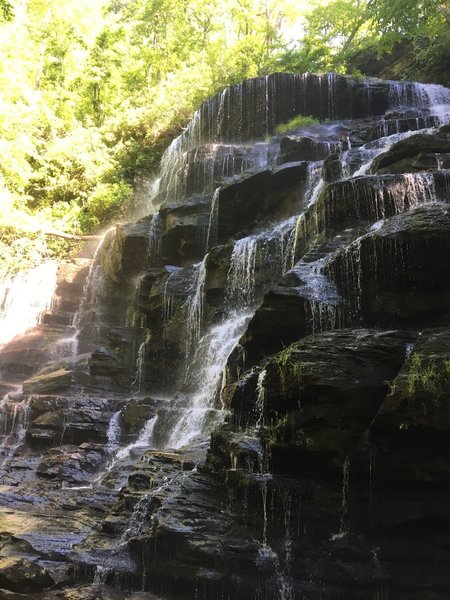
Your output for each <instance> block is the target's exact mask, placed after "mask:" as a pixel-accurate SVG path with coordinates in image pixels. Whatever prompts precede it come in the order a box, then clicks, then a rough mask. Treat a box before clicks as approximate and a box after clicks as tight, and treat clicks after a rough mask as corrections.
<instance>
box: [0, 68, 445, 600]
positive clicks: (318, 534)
mask: <svg viewBox="0 0 450 600" xmlns="http://www.w3.org/2000/svg"><path fill="white" fill-rule="evenodd" d="M298 114H304V115H311V116H313V117H315V118H317V120H318V121H317V124H315V125H308V126H303V127H301V126H300V127H297V128H294V129H292V130H286V131H285V132H284V133H279V134H275V133H274V130H275V127H276V126H277V125H280V124H281V123H283V122H286V121H288V120H289V119H290V118H292V117H293V116H295V115H298ZM449 122H450V90H446V89H445V88H442V87H440V86H433V85H422V84H413V83H405V82H401V83H399V82H391V81H380V80H372V79H369V80H365V81H355V80H353V79H351V78H349V77H343V76H338V75H335V74H330V75H326V76H316V75H309V74H308V75H301V76H299V75H273V76H270V77H267V78H258V79H254V80H249V81H247V82H244V83H243V84H241V85H239V86H233V87H232V88H227V89H226V90H224V92H222V93H221V94H219V95H218V96H217V97H215V98H212V99H211V100H209V101H208V102H206V103H205V104H204V105H203V106H202V108H201V109H200V110H199V112H198V113H197V114H196V115H195V117H194V119H193V121H192V122H191V124H190V125H189V127H188V128H187V130H186V131H185V132H184V133H183V134H182V136H180V137H179V138H177V139H176V140H174V142H173V144H172V145H171V146H170V148H169V149H168V150H167V152H166V154H165V155H164V157H163V160H162V165H161V173H160V179H159V180H158V181H157V182H156V183H155V185H153V186H152V189H153V190H154V192H155V194H156V197H154V198H152V199H151V200H152V203H153V204H155V203H156V204H159V205H160V208H159V210H158V212H157V213H155V214H152V215H149V216H148V217H144V218H143V219H141V220H140V221H138V222H137V223H131V224H122V225H117V227H115V228H114V229H113V230H112V231H110V232H109V233H108V234H107V235H106V237H105V239H104V240H103V242H102V244H101V245H100V246H99V248H98V249H97V252H96V255H95V257H94V259H93V260H92V261H91V262H90V263H87V262H79V263H77V264H74V265H60V266H59V268H58V270H57V271H56V273H54V280H53V284H52V285H53V286H54V290H55V291H54V294H53V301H52V302H50V303H49V304H48V303H47V305H45V307H44V308H43V310H41V311H40V313H39V314H40V317H39V318H40V324H39V325H37V326H36V327H34V328H32V329H28V331H27V332H26V333H25V334H20V335H16V336H15V337H13V338H12V339H10V340H9V341H5V343H4V345H3V346H2V348H1V352H0V364H1V366H2V372H3V373H4V384H3V388H4V389H3V391H4V394H5V396H4V398H3V400H2V401H1V404H0V419H1V424H2V430H3V438H2V440H3V441H2V453H3V457H2V459H1V461H2V464H1V465H0V468H1V474H2V479H1V487H0V497H1V504H2V508H1V509H0V519H1V525H2V527H1V529H2V530H3V533H2V534H1V540H0V547H1V549H2V558H1V559H0V589H1V588H3V589H4V591H0V595H1V594H3V597H5V598H11V599H13V600H15V599H16V598H17V599H19V598H31V597H32V598H42V599H51V598H66V599H67V600H69V599H73V600H75V599H89V598H92V599H94V598H97V597H102V598H111V599H115V598H117V599H120V598H149V599H150V598H155V597H160V598H167V599H171V598H173V599H188V598H193V599H194V598H204V599H211V600H215V599H219V598H233V599H236V600H241V599H242V600H244V599H245V600H247V599H249V598H252V599H255V600H257V599H263V598H264V599H266V600H275V599H281V600H294V599H299V600H300V599H305V598H308V599H311V600H313V599H319V598H320V599H324V598H330V599H333V600H334V599H336V600H337V599H340V598H346V599H355V600H356V599H366V598H367V599H369V598H370V599H378V600H381V599H387V598H392V597H395V598H398V599H400V600H409V599H412V598H417V599H419V598H420V599H421V600H423V599H427V598H429V599H430V600H431V599H433V600H437V599H441V598H442V599H444V598H448V597H449V595H450V576H449V575H448V573H447V569H446V565H447V564H448V560H449V558H450V538H449V536H448V534H447V529H448V527H449V523H450V512H449V508H448V506H450V502H449V501H450V493H449V491H448V477H449V472H450V463H449V461H448V452H447V439H448V431H447V429H448V424H449V410H448V402H449V393H450V330H449V299H450V277H449V275H450V272H449V266H448V256H449V244H450V242H449V240H450V236H449V233H450V215H449V212H448V203H449V200H450V158H449V157H450V129H449V125H448V123H449ZM149 204H150V202H149ZM10 289H11V290H13V289H14V285H13V283H10ZM9 294H10V296H11V295H12V291H11V292H9ZM5 297H6V296H5ZM7 304H8V303H7V302H4V305H5V309H4V311H3V312H4V314H6V313H7ZM11 306H12V305H11ZM138 590H139V592H138ZM155 594H157V595H158V596H155Z"/></svg>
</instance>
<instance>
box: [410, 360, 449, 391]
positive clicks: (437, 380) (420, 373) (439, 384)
mask: <svg viewBox="0 0 450 600" xmlns="http://www.w3.org/2000/svg"><path fill="white" fill-rule="evenodd" d="M406 386H407V392H408V394H409V395H410V396H415V395H417V394H426V395H427V396H431V398H432V399H433V400H434V401H438V400H439V398H440V397H441V395H442V394H443V393H445V392H447V393H448V392H449V391H450V358H449V359H445V360H440V361H438V360H433V359H431V358H430V359H427V358H425V357H424V356H422V355H421V354H420V353H419V352H416V353H414V354H413V355H412V357H411V359H410V361H409V365H408V373H407V380H406Z"/></svg>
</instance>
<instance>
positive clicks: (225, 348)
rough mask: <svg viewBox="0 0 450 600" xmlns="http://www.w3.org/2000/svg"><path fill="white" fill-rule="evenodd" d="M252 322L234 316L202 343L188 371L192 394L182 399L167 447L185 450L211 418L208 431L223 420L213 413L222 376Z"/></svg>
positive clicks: (245, 316) (245, 313) (205, 336)
mask: <svg viewBox="0 0 450 600" xmlns="http://www.w3.org/2000/svg"><path fill="white" fill-rule="evenodd" d="M249 319H250V314H249V313H248V312H242V313H235V314H232V315H231V316H229V317H228V318H227V319H226V320H225V321H224V322H223V323H221V324H219V325H216V326H214V327H212V328H211V329H210V331H208V332H207V333H206V334H205V335H204V336H203V337H202V338H201V339H200V340H199V342H198V346H197V350H196V352H195V355H194V357H193V360H192V363H191V365H190V368H189V369H188V376H189V379H190V388H191V390H192V391H191V393H190V394H189V395H188V396H186V397H185V398H183V399H182V407H183V410H182V414H181V417H180V419H179V420H178V422H177V423H176V425H175V426H174V428H173V430H172V432H171V433H170V436H169V438H168V441H167V443H166V447H168V448H182V447H183V446H185V445H186V444H188V443H189V442H190V441H191V440H193V439H195V438H196V437H197V436H198V435H200V434H201V433H202V432H203V430H204V425H205V422H206V420H207V418H208V416H210V417H211V420H212V422H211V421H210V422H209V423H208V429H209V428H211V427H212V425H213V424H214V422H215V423H217V422H218V420H219V421H220V420H221V419H222V415H221V413H220V411H215V410H214V407H215V405H216V399H217V393H218V390H219V386H220V381H221V378H222V372H223V370H224V368H225V365H226V362H227V359H228V357H229V355H230V353H231V351H232V350H233V348H234V347H235V346H236V344H237V342H238V340H239V338H240V337H241V335H242V334H243V332H244V330H245V326H246V324H247V323H248V320H249Z"/></svg>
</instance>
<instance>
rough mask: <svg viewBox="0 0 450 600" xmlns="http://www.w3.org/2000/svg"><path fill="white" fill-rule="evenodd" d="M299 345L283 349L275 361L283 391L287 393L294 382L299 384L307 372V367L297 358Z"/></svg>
mask: <svg viewBox="0 0 450 600" xmlns="http://www.w3.org/2000/svg"><path fill="white" fill-rule="evenodd" d="M296 349H297V345H296V344H292V345H291V346H287V347H286V348H283V350H281V352H279V353H278V354H277V355H276V356H275V357H274V360H275V362H276V366H277V368H278V373H279V376H280V383H281V389H282V390H283V392H286V391H287V389H288V385H289V384H290V383H292V382H295V383H297V384H298V383H299V381H300V379H301V377H302V376H303V375H304V374H305V373H306V372H307V368H306V365H305V364H304V363H302V362H300V360H299V358H298V357H297V356H296Z"/></svg>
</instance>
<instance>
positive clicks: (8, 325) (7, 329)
mask: <svg viewBox="0 0 450 600" xmlns="http://www.w3.org/2000/svg"><path fill="white" fill-rule="evenodd" d="M57 269H58V265H57V263H56V262H54V261H49V262H45V263H42V264H41V265H38V266H37V267H35V268H34V269H30V270H28V271H22V272H19V273H18V274H17V275H15V276H13V277H7V278H6V279H4V280H3V281H2V282H0V307H1V310H0V345H1V344H7V343H8V342H9V341H11V340H12V339H13V338H15V337H16V336H18V335H22V334H23V333H25V331H27V329H30V328H31V327H34V326H35V325H37V324H38V323H39V319H40V317H41V315H42V313H43V312H44V311H45V310H47V309H49V308H50V307H51V304H52V299H53V295H54V291H55V287H56V274H57ZM18 315H20V317H19V318H18Z"/></svg>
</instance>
